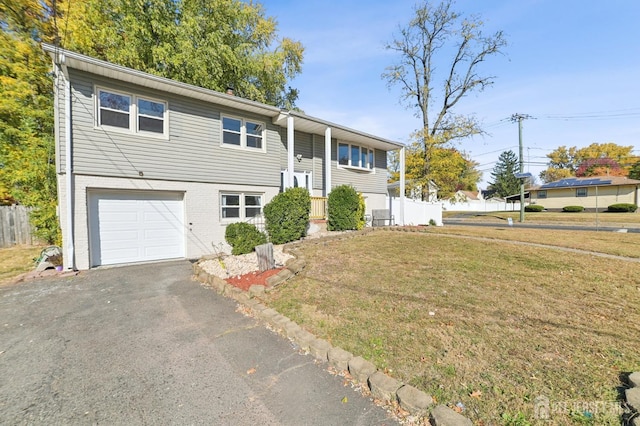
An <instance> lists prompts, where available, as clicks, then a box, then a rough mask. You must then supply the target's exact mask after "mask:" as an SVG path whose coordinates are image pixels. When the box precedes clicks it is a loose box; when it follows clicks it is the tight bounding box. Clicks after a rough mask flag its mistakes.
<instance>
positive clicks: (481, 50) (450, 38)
mask: <svg viewBox="0 0 640 426" xmlns="http://www.w3.org/2000/svg"><path fill="white" fill-rule="evenodd" d="M452 5H453V2H452V1H451V0H444V1H442V2H441V3H439V4H437V5H432V4H430V3H428V2H427V3H424V4H423V5H421V6H416V8H415V10H414V16H413V18H412V19H411V20H410V21H409V23H408V24H407V25H405V26H401V27H400V28H399V34H398V35H397V36H395V38H394V39H393V40H392V41H391V42H390V43H388V44H387V45H386V48H387V49H388V50H390V51H392V52H394V53H396V54H397V56H398V58H399V59H398V62H397V63H396V64H394V65H391V66H389V67H387V68H386V71H385V72H384V73H383V75H382V77H383V78H384V79H385V80H386V81H387V83H388V85H389V86H390V87H391V86H396V85H398V86H400V89H401V93H402V94H401V101H402V102H403V103H405V104H406V105H407V106H408V107H409V108H415V109H416V116H417V117H419V118H420V119H421V120H422V123H421V124H422V128H421V129H419V130H418V132H417V133H416V134H415V135H414V139H415V140H416V141H417V142H418V144H419V147H418V148H419V149H420V151H419V152H420V153H421V155H422V157H423V162H422V167H423V170H422V171H421V173H420V174H421V177H422V180H424V181H428V180H429V179H433V178H434V177H435V170H434V161H437V159H436V158H435V157H434V154H436V153H438V152H439V151H437V149H439V148H442V147H444V146H446V145H447V144H450V143H451V142H453V141H456V140H460V139H463V138H466V137H469V136H472V135H477V134H480V133H482V132H483V131H482V129H481V127H480V125H479V123H478V122H477V120H476V119H475V117H473V116H468V115H461V114H456V113H455V112H454V108H455V107H456V106H457V105H458V103H459V102H460V101H461V100H462V99H463V98H464V97H465V96H466V95H468V94H469V93H472V92H474V91H482V90H483V89H484V88H485V87H487V86H489V85H491V84H492V83H493V79H494V77H493V76H487V75H482V74H481V72H480V65H481V64H482V63H483V62H484V61H485V60H487V59H488V58H490V57H491V56H493V55H496V54H498V53H500V52H501V49H502V48H503V47H504V46H505V45H506V42H505V39H504V36H503V33H502V31H498V32H496V33H494V34H491V35H485V34H484V33H483V32H482V26H483V23H482V21H481V20H480V19H479V18H477V17H463V16H462V15H461V14H459V13H457V12H455V11H453V10H452ZM439 81H442V84H439Z"/></svg>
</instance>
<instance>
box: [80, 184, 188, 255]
mask: <svg viewBox="0 0 640 426" xmlns="http://www.w3.org/2000/svg"><path fill="white" fill-rule="evenodd" d="M88 198H89V203H88V204H89V207H88V209H89V210H88V214H89V225H90V236H89V238H90V247H91V265H92V266H99V265H114V264H120V263H132V262H145V261H152V260H164V259H176V258H184V257H185V248H184V245H185V227H184V205H183V198H184V197H183V194H182V193H176V192H164V191H149V192H142V191H90V192H89V193H88Z"/></svg>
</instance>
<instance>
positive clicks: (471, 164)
mask: <svg viewBox="0 0 640 426" xmlns="http://www.w3.org/2000/svg"><path fill="white" fill-rule="evenodd" d="M432 150H433V151H432V152H431V155H432V158H433V159H434V161H433V170H434V173H433V179H432V180H431V181H432V182H433V183H434V184H436V185H437V187H438V198H441V199H447V198H450V197H452V196H453V195H454V194H455V193H456V191H458V190H460V189H462V190H465V191H477V190H478V182H479V181H480V179H481V178H482V176H481V174H480V172H479V171H478V169H477V167H478V163H477V162H475V161H473V160H470V159H468V158H466V157H465V156H464V155H462V154H461V153H460V152H459V151H458V150H457V149H455V148H447V147H432ZM399 167H400V165H399V159H398V156H397V154H395V153H392V155H391V156H390V160H389V170H390V179H389V180H390V181H391V182H396V181H398V179H399V178H400V171H399ZM405 170H406V172H405V178H406V189H408V190H409V191H410V192H414V193H419V192H422V193H423V196H424V194H425V193H427V192H428V187H429V181H428V180H425V179H424V174H423V171H424V156H423V155H422V145H421V144H420V143H418V142H414V143H413V144H412V145H410V146H409V147H407V150H406V158H405Z"/></svg>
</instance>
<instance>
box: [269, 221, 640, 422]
mask: <svg viewBox="0 0 640 426" xmlns="http://www.w3.org/2000/svg"><path fill="white" fill-rule="evenodd" d="M444 229H446V228H444ZM429 231H430V232H429V233H405V232H390V231H376V232H372V233H369V234H364V235H358V236H355V237H353V238H346V239H343V240H334V241H331V240H317V241H313V240H311V241H308V242H305V243H304V244H301V245H300V246H298V247H299V248H298V250H299V252H300V253H301V254H302V255H303V256H304V258H305V259H306V261H307V266H306V267H305V269H304V271H303V272H302V273H301V274H299V275H298V276H296V277H295V278H293V279H292V280H290V281H288V282H287V283H285V284H284V285H282V286H281V287H278V288H277V289H275V290H274V291H272V292H271V293H269V294H268V295H267V296H266V297H267V300H266V303H267V304H269V305H271V306H273V307H274V308H276V309H277V310H278V311H280V312H281V313H282V314H284V315H287V316H288V317H290V318H291V319H293V320H294V321H296V322H297V323H298V324H300V325H301V326H303V327H305V328H307V329H308V330H310V331H311V332H313V333H314V334H316V335H317V336H318V337H321V338H324V339H327V340H329V341H330V342H331V343H332V344H333V345H336V346H340V347H343V348H344V349H346V350H348V351H350V352H352V353H354V354H356V355H361V356H363V357H365V358H367V359H369V360H371V361H372V362H374V363H375V364H376V365H377V367H378V368H380V369H384V370H386V371H387V372H388V374H390V375H392V376H394V377H396V378H397V379H399V380H401V381H403V382H405V383H409V384H411V385H414V386H416V387H418V388H420V389H422V390H424V391H426V392H427V393H429V394H430V395H432V396H433V397H434V398H435V399H436V401H437V403H438V404H447V405H449V406H452V407H453V406H456V404H458V403H461V404H460V406H464V411H463V414H464V415H465V416H467V417H469V418H471V419H472V420H473V421H474V423H476V424H485V425H486V424H496V423H498V424H500V423H504V424H509V423H508V420H507V419H508V418H518V417H519V416H520V417H521V418H526V419H529V420H528V421H521V422H520V423H517V424H522V425H524V424H535V420H534V414H533V409H534V399H535V398H536V397H538V396H541V395H544V396H546V397H548V398H549V400H550V402H551V404H552V407H554V406H560V407H563V405H561V404H563V403H567V404H569V405H567V407H569V408H567V409H566V410H565V411H563V412H555V413H552V418H551V422H547V423H545V424H570V423H572V422H588V421H592V422H595V423H593V424H620V417H619V416H618V415H616V413H615V410H608V411H604V412H597V413H583V412H582V411H578V412H572V410H571V409H570V407H573V406H579V405H575V403H577V404H581V403H595V402H603V401H605V402H607V401H619V394H618V388H619V387H620V386H621V377H622V376H624V373H626V372H631V371H636V370H639V369H640V350H639V348H640V309H639V308H638V307H639V306H640V263H638V262H631V261H624V260H616V259H606V258H601V257H595V256H591V255H588V254H577V253H571V252H565V251H559V250H556V249H550V248H540V247H532V246H523V245H515V244H512V243H510V242H505V241H487V240H477V239H463V238H459V237H451V236H447V235H445V234H441V233H437V230H436V231H435V232H436V233H432V232H434V231H433V230H432V229H430V230H429ZM537 232H538V233H539V234H540V233H548V235H549V241H552V240H551V236H552V235H553V234H554V233H556V232H557V231H544V230H543V231H537ZM578 234H579V233H575V235H576V236H577V235H578ZM585 240H588V239H585ZM638 246H640V235H638V236H636V247H638ZM583 248H585V249H589V247H588V246H586V247H583ZM621 375H622V376H621ZM553 404H556V405H553ZM558 404H560V405H558ZM571 404H574V405H571ZM613 406H615V404H614V405H613ZM590 415H591V416H593V417H589V416H590ZM529 422H530V423H529ZM510 424H515V423H510Z"/></svg>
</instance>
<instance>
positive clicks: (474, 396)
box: [469, 390, 482, 399]
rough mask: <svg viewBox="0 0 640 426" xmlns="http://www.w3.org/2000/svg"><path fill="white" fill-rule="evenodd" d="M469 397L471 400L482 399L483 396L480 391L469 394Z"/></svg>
mask: <svg viewBox="0 0 640 426" xmlns="http://www.w3.org/2000/svg"><path fill="white" fill-rule="evenodd" d="M469 396H470V397H471V398H476V399H480V397H481V396H482V391H479V390H476V391H473V392H471V393H470V394H469Z"/></svg>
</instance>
